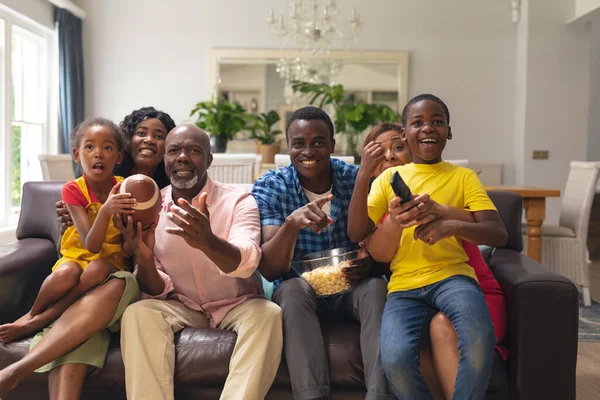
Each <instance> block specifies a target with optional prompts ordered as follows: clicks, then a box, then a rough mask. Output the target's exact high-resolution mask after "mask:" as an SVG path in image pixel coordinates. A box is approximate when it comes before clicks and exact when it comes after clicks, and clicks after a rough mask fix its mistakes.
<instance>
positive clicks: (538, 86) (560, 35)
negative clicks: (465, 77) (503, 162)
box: [517, 0, 591, 223]
mask: <svg viewBox="0 0 600 400" xmlns="http://www.w3.org/2000/svg"><path fill="white" fill-rule="evenodd" d="M523 6H524V7H527V6H528V7H529V9H528V24H529V29H528V45H527V52H526V54H527V60H526V62H527V64H526V68H525V70H526V82H525V84H526V103H525V107H526V108H525V111H526V112H525V120H524V129H523V133H524V138H523V143H524V145H523V147H522V148H521V150H522V152H523V155H522V157H523V164H521V165H517V168H518V169H519V170H521V171H522V174H523V180H522V181H520V182H519V183H522V184H526V185H532V186H541V187H549V188H555V189H561V190H562V189H564V186H565V182H566V179H567V175H568V171H569V162H570V161H572V160H585V159H586V149H587V125H588V105H589V94H588V93H589V83H590V36H591V35H590V28H589V27H588V26H568V25H567V24H566V23H565V21H566V20H567V17H568V15H569V13H571V12H572V6H573V4H572V3H571V4H569V1H564V0H529V1H525V2H523ZM521 61H522V60H521ZM533 150H548V151H549V152H550V158H549V159H548V160H533V159H532V151H533ZM559 208H560V200H559V199H550V200H548V202H547V216H548V221H549V222H550V223H556V222H558V210H559Z"/></svg>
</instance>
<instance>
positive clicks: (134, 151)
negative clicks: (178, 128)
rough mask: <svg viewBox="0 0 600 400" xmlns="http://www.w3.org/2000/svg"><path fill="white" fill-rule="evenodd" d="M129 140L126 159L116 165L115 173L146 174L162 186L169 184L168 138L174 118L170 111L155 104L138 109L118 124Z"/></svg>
mask: <svg viewBox="0 0 600 400" xmlns="http://www.w3.org/2000/svg"><path fill="white" fill-rule="evenodd" d="M119 125H120V126H121V129H123V131H124V132H125V137H126V138H127V140H128V144H127V147H126V150H125V152H124V154H123V161H122V162H121V164H119V165H117V166H116V167H115V171H114V173H115V175H119V176H123V177H128V176H130V175H134V174H144V175H147V176H149V177H151V178H153V179H154V180H155V181H156V184H157V185H158V187H160V188H161V189H162V188H164V187H165V186H168V185H169V178H168V177H167V174H166V173H165V163H164V161H163V156H164V155H165V139H166V137H167V134H168V133H169V132H170V131H171V129H173V128H175V121H173V119H172V118H171V117H170V116H169V114H167V113H165V112H162V111H158V110H156V109H154V107H143V108H140V109H139V110H135V111H134V112H132V113H131V114H129V115H128V116H126V117H125V119H123V122H121V123H120V124H119Z"/></svg>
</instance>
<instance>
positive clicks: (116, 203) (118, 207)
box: [100, 182, 137, 215]
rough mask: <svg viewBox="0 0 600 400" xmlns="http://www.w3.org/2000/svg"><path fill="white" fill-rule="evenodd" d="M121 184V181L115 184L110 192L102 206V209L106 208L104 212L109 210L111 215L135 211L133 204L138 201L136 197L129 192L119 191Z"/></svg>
mask: <svg viewBox="0 0 600 400" xmlns="http://www.w3.org/2000/svg"><path fill="white" fill-rule="evenodd" d="M120 186H121V182H119V183H117V184H116V185H115V186H113V188H112V189H111V190H110V193H109V194H108V198H107V199H106V201H105V202H104V204H102V207H100V210H101V211H102V210H105V211H104V212H108V213H109V215H115V214H133V213H134V212H135V210H134V209H133V206H135V204H136V203H137V201H136V199H134V198H132V197H131V194H129V193H117V192H118V191H119V187H120Z"/></svg>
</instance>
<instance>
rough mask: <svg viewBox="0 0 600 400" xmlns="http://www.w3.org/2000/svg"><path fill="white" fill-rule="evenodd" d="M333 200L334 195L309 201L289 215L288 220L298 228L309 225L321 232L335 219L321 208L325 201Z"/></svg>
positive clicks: (314, 230)
mask: <svg viewBox="0 0 600 400" xmlns="http://www.w3.org/2000/svg"><path fill="white" fill-rule="evenodd" d="M331 200H333V195H331V194H330V195H329V196H325V197H321V198H320V199H317V200H315V201H313V202H310V203H308V204H307V205H305V206H304V207H300V208H299V209H297V210H295V211H294V212H293V213H291V214H290V215H289V217H287V221H289V222H291V223H292V224H293V226H294V227H296V229H297V230H300V229H302V228H305V227H307V226H308V227H309V228H310V229H312V230H313V232H315V233H321V231H322V230H323V229H326V228H327V225H329V224H332V223H333V220H332V219H331V218H330V217H328V216H327V214H325V213H324V212H323V210H321V208H322V207H323V206H324V205H325V203H327V202H329V201H331Z"/></svg>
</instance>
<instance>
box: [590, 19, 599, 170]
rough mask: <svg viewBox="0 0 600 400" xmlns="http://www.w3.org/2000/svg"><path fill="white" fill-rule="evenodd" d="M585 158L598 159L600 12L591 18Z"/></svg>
mask: <svg viewBox="0 0 600 400" xmlns="http://www.w3.org/2000/svg"><path fill="white" fill-rule="evenodd" d="M591 25H592V27H591V29H592V44H591V46H590V47H591V73H590V102H589V104H590V112H589V118H588V145H587V160H588V161H598V160H600V14H596V15H595V16H594V18H593V19H592V24H591Z"/></svg>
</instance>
